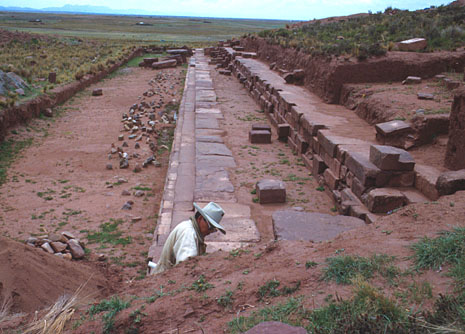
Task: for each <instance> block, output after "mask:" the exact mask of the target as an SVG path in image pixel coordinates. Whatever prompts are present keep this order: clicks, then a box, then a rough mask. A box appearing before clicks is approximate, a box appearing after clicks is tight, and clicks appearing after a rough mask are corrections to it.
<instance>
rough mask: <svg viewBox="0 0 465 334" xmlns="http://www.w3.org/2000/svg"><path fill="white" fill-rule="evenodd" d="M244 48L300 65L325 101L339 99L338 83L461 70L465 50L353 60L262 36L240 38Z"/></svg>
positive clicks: (280, 64)
mask: <svg viewBox="0 0 465 334" xmlns="http://www.w3.org/2000/svg"><path fill="white" fill-rule="evenodd" d="M241 45H242V46H244V47H245V49H246V50H247V51H254V52H256V53H257V55H258V57H259V58H260V59H261V60H263V61H266V62H268V63H273V62H276V67H277V68H282V69H285V70H294V69H303V70H304V71H305V80H304V85H305V87H307V88H308V89H309V90H311V91H312V92H314V93H316V94H317V95H319V96H320V97H321V98H322V99H324V100H325V102H327V103H334V104H336V103H338V104H344V102H345V101H341V91H342V86H343V85H344V84H346V83H368V82H389V81H402V80H404V79H405V78H406V77H407V76H409V75H413V76H420V77H422V78H428V77H432V76H434V75H436V74H439V73H442V72H447V71H455V72H463V69H464V66H465V51H460V52H438V53H434V54H432V53H414V52H388V53H387V55H386V56H382V57H376V58H370V59H367V60H365V61H357V60H356V59H355V58H353V57H352V58H350V59H348V60H346V59H345V58H344V57H338V58H335V57H326V56H318V57H312V56H310V55H308V54H305V53H303V52H301V51H297V50H296V49H293V48H283V47H281V46H279V45H271V44H269V43H267V42H266V41H265V40H264V39H262V38H257V37H248V38H244V39H242V40H241Z"/></svg>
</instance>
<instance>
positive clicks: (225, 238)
mask: <svg viewBox="0 0 465 334" xmlns="http://www.w3.org/2000/svg"><path fill="white" fill-rule="evenodd" d="M220 205H221V204H220ZM221 226H223V227H224V229H225V231H226V234H223V233H213V234H210V235H208V236H207V237H206V238H205V240H206V242H207V244H208V242H209V241H217V242H218V241H221V242H257V241H259V240H260V234H259V233H258V230H257V227H256V226H255V222H254V221H253V220H252V219H248V218H227V217H225V218H223V219H222V220H221Z"/></svg>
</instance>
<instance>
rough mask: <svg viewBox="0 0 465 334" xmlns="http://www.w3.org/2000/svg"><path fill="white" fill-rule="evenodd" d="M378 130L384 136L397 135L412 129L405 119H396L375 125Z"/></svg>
mask: <svg viewBox="0 0 465 334" xmlns="http://www.w3.org/2000/svg"><path fill="white" fill-rule="evenodd" d="M375 129H376V132H378V133H380V134H382V135H383V136H395V135H400V134H404V133H408V132H411V131H412V128H411V126H410V125H409V124H407V123H405V122H404V121H400V120H394V121H389V122H385V123H378V124H376V125H375Z"/></svg>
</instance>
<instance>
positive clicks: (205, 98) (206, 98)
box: [195, 89, 216, 102]
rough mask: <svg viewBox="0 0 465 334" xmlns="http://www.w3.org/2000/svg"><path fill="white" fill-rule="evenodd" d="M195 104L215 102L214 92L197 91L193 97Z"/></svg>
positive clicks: (208, 90) (207, 90)
mask: <svg viewBox="0 0 465 334" xmlns="http://www.w3.org/2000/svg"><path fill="white" fill-rule="evenodd" d="M195 101H196V102H216V94H215V91H214V90H210V89H204V90H197V91H196V95H195Z"/></svg>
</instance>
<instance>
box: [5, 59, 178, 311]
mask: <svg viewBox="0 0 465 334" xmlns="http://www.w3.org/2000/svg"><path fill="white" fill-rule="evenodd" d="M183 71H185V70H184V69H182V68H176V69H167V70H163V71H159V72H155V71H150V70H143V69H139V68H128V69H124V70H120V72H118V73H117V74H116V76H115V77H114V78H112V79H108V80H105V81H103V82H100V83H99V84H98V86H97V87H100V88H102V89H103V96H100V97H92V96H91V92H92V89H93V88H95V86H93V87H90V88H89V89H87V90H85V91H83V92H82V93H80V94H78V95H77V96H76V97H75V98H73V99H72V100H70V101H69V102H68V103H66V104H65V105H63V106H62V107H60V108H59V109H57V110H56V112H59V113H60V115H59V116H57V117H55V118H53V119H36V120H34V121H32V122H30V123H29V124H27V125H25V126H21V127H18V128H16V129H14V131H12V133H15V134H12V135H11V137H12V138H14V139H15V140H20V139H25V138H33V140H34V144H33V145H32V146H31V147H30V148H28V149H26V150H24V151H23V152H22V157H21V158H19V159H17V160H16V161H15V163H14V164H13V165H12V166H11V168H10V170H9V173H8V176H9V181H8V182H7V183H5V184H4V185H2V186H1V188H0V208H1V209H0V212H1V214H0V229H1V234H2V235H3V236H7V237H9V238H13V239H15V240H20V241H21V240H26V239H27V238H28V237H29V236H31V235H46V234H47V233H60V232H62V231H70V232H72V233H73V234H75V235H76V236H77V237H78V238H79V239H81V240H82V241H84V242H87V234H88V232H89V233H93V232H101V231H102V230H101V227H100V226H101V224H103V223H105V222H112V221H119V222H120V224H119V225H118V227H117V232H120V233H121V238H130V242H129V244H128V245H126V246H124V245H113V244H112V243H111V242H97V243H87V245H86V248H87V249H88V251H90V254H89V255H88V256H86V259H85V260H84V261H72V262H65V260H62V259H57V258H56V257H55V256H53V255H48V254H45V253H44V252H42V251H39V250H33V249H29V248H26V249H24V246H23V245H21V244H18V245H16V246H14V244H13V243H9V244H8V248H6V249H3V247H2V252H3V251H5V253H2V258H1V260H2V261H1V262H2V266H4V267H3V268H4V269H2V272H1V276H0V287H2V286H3V288H5V290H2V289H0V299H1V300H6V299H7V298H9V296H10V295H11V294H13V295H14V296H15V295H18V296H21V298H20V299H18V298H19V297H18V298H16V299H15V298H13V301H14V303H13V305H12V306H13V308H12V310H14V311H26V312H29V311H34V310H36V309H38V308H41V307H46V306H49V305H50V304H53V303H54V302H55V301H56V298H57V296H58V295H59V294H61V293H63V292H64V291H67V292H73V290H76V289H77V287H78V286H79V285H80V284H83V283H85V282H86V281H87V280H88V279H89V277H91V276H92V275H94V276H95V277H94V278H93V279H92V284H90V286H89V289H88V290H95V289H96V287H97V286H101V287H102V289H104V291H103V293H105V292H106V294H108V292H110V291H113V286H114V284H117V285H118V287H124V286H125V285H127V284H128V283H130V282H132V281H133V280H134V279H135V278H136V277H143V276H144V275H145V270H146V254H147V251H148V248H149V246H150V244H151V241H152V232H153V230H154V228H155V224H156V218H157V213H158V209H159V203H160V199H161V195H162V193H161V192H162V190H163V186H164V180H165V175H166V168H167V162H168V155H169V152H168V151H167V150H165V149H163V148H162V147H161V144H160V146H159V147H158V149H160V150H159V152H160V153H157V154H156V158H157V160H159V161H160V162H161V164H162V167H158V168H157V167H154V166H153V165H151V166H149V167H148V168H143V169H142V171H141V172H140V173H134V172H133V168H134V166H135V163H136V162H138V163H139V164H140V165H141V164H142V162H143V161H144V160H145V159H146V158H147V157H148V156H150V155H151V154H152V153H151V151H150V149H149V147H148V145H147V144H146V142H145V139H144V140H143V141H140V142H139V143H140V146H141V148H140V149H137V150H136V149H135V148H134V143H135V142H134V140H128V135H129V133H128V132H123V131H122V123H121V116H122V114H123V113H128V112H129V108H130V107H131V105H132V104H134V103H140V102H141V101H146V102H150V101H156V103H158V102H159V101H163V105H164V106H165V105H166V104H167V103H170V102H173V100H176V101H177V102H179V101H180V97H181V89H182V87H183V80H182V77H183V74H182V73H183ZM157 75H158V76H160V75H161V76H162V77H160V78H159V80H157V81H155V83H154V84H152V85H149V81H150V80H151V79H154V78H155V77H156V76H157ZM165 76H166V80H165V79H164V77H165ZM150 88H153V89H154V90H156V91H157V89H158V88H159V89H160V90H159V93H157V94H156V95H154V96H153V97H144V96H142V95H143V93H144V92H146V91H147V90H149V89H150ZM163 109H164V107H161V108H159V109H157V110H156V112H158V111H161V110H163ZM144 121H145V120H144ZM160 131H162V130H160ZM120 133H122V134H124V136H125V140H126V141H127V142H128V143H129V145H130V146H129V148H127V149H125V150H126V152H129V153H130V154H131V155H132V154H133V153H136V152H137V153H139V155H140V158H132V159H131V160H130V161H129V164H130V168H129V169H120V168H119V159H118V158H117V155H110V156H111V159H110V160H109V153H110V149H111V146H112V144H115V145H116V146H120V145H121V144H122V142H119V141H118V135H119V134H120ZM162 136H163V135H162V132H160V138H161V137H162ZM154 140H155V142H157V138H155V139H154ZM108 163H111V164H112V165H113V169H112V170H107V169H106V165H107V164H108ZM120 179H124V180H127V182H124V183H121V182H120V181H119V180H120ZM137 189H142V191H143V196H142V197H135V196H134V193H135V191H136V190H137ZM123 190H127V191H129V193H130V194H129V196H123V195H122V191H123ZM128 200H132V201H134V204H133V206H132V210H122V206H123V204H124V203H125V202H126V201H128ZM2 240H3V239H2ZM5 242H6V241H5ZM15 247H16V248H18V251H17V252H16V254H15V252H14V251H13V250H12V249H13V248H15ZM23 249H24V250H23ZM37 253H38V254H37ZM11 254H15V257H14V258H12V255H11ZM29 254H34V256H32V255H29ZM97 254H104V255H105V256H106V257H107V261H106V262H103V263H100V262H99V263H96V262H97ZM3 260H5V261H3ZM85 264H90V265H93V266H94V267H102V269H104V270H102V272H101V273H100V272H99V270H96V269H95V268H94V269H92V268H91V267H89V265H85ZM28 267H30V268H28ZM72 268H74V269H72ZM47 274H48V276H47ZM106 274H107V279H108V281H106V280H105V279H104V278H103V275H106ZM31 277H33V278H35V279H34V280H31ZM12 280H13V281H14V282H15V283H16V282H17V283H18V284H17V285H16V284H15V285H14V288H12V286H11V282H12ZM56 280H59V282H57V283H56V284H55V283H54V281H56ZM21 282H25V283H21ZM37 291H40V293H37ZM51 291H53V293H51ZM101 296H102V294H101V295H100V296H99V297H101Z"/></svg>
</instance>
